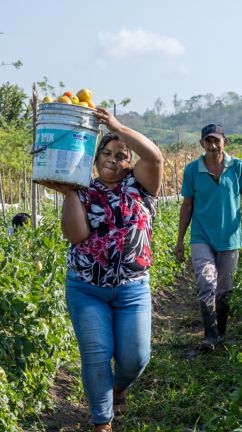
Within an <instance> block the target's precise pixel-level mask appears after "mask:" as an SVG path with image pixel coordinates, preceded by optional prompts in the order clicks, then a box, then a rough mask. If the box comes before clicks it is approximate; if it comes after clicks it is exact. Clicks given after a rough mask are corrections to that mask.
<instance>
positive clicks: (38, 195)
mask: <svg viewBox="0 0 242 432" xmlns="http://www.w3.org/2000/svg"><path fill="white" fill-rule="evenodd" d="M37 203H38V213H39V214H40V185H39V184H37Z"/></svg>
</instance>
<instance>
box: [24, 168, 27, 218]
mask: <svg viewBox="0 0 242 432" xmlns="http://www.w3.org/2000/svg"><path fill="white" fill-rule="evenodd" d="M26 211H27V184H26V165H25V160H24V213H26Z"/></svg>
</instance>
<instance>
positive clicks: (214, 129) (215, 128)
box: [202, 124, 225, 141]
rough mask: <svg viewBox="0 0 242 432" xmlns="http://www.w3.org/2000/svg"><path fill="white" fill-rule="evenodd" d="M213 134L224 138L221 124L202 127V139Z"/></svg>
mask: <svg viewBox="0 0 242 432" xmlns="http://www.w3.org/2000/svg"><path fill="white" fill-rule="evenodd" d="M209 136H214V137H216V138H218V139H221V138H225V134H224V130H223V127H222V126H221V125H216V124H209V125H207V126H205V127H204V128H203V129H202V140H203V141H204V140H205V139H206V138H207V137H209Z"/></svg>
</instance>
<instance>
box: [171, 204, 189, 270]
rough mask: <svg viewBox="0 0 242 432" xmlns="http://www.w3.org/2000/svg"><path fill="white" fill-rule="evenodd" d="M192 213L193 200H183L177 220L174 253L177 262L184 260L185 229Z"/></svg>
mask: <svg viewBox="0 0 242 432" xmlns="http://www.w3.org/2000/svg"><path fill="white" fill-rule="evenodd" d="M192 212H193V198H184V201H183V203H182V206H181V212H180V219H179V235H178V240H177V245H176V248H175V251H174V254H175V255H176V258H177V259H178V261H180V262H183V261H184V260H185V258H184V250H185V248H184V244H183V239H184V237H185V234H186V231H187V228H188V226H189V224H190V222H191V218H192Z"/></svg>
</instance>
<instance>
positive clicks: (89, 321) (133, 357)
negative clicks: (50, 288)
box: [66, 270, 151, 424]
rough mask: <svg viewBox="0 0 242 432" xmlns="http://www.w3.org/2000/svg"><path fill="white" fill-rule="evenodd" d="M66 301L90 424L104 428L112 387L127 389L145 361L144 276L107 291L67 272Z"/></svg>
mask: <svg viewBox="0 0 242 432" xmlns="http://www.w3.org/2000/svg"><path fill="white" fill-rule="evenodd" d="M66 301H67V307H68V311H69V314H70V318H71V321H72V325H73V327H74V330H75V334H76V337H77V341H78V344H79V349H80V353H81V363H82V381H83V387H84V390H85V394H86V396H87V398H88V401H89V406H90V411H91V415H92V422H93V423H94V424H99V423H108V422H110V421H112V419H113V387H114V388H115V389H116V390H118V391H123V390H125V389H127V388H128V387H129V386H130V385H131V384H132V382H133V381H134V380H135V378H137V377H138V376H139V375H140V374H141V373H142V371H143V370H144V368H145V366H146V365H147V363H148V361H149V357H150V336H151V295H150V287H149V276H144V278H142V279H139V280H138V281H135V282H130V283H127V284H124V285H119V286H117V287H115V288H106V287H99V286H96V285H91V284H89V283H86V282H84V281H82V280H81V279H80V278H78V276H77V275H76V274H75V273H74V272H72V271H71V270H67V274H66ZM113 356H114V359H115V362H114V374H113V373H112V368H111V359H112V357H113Z"/></svg>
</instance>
